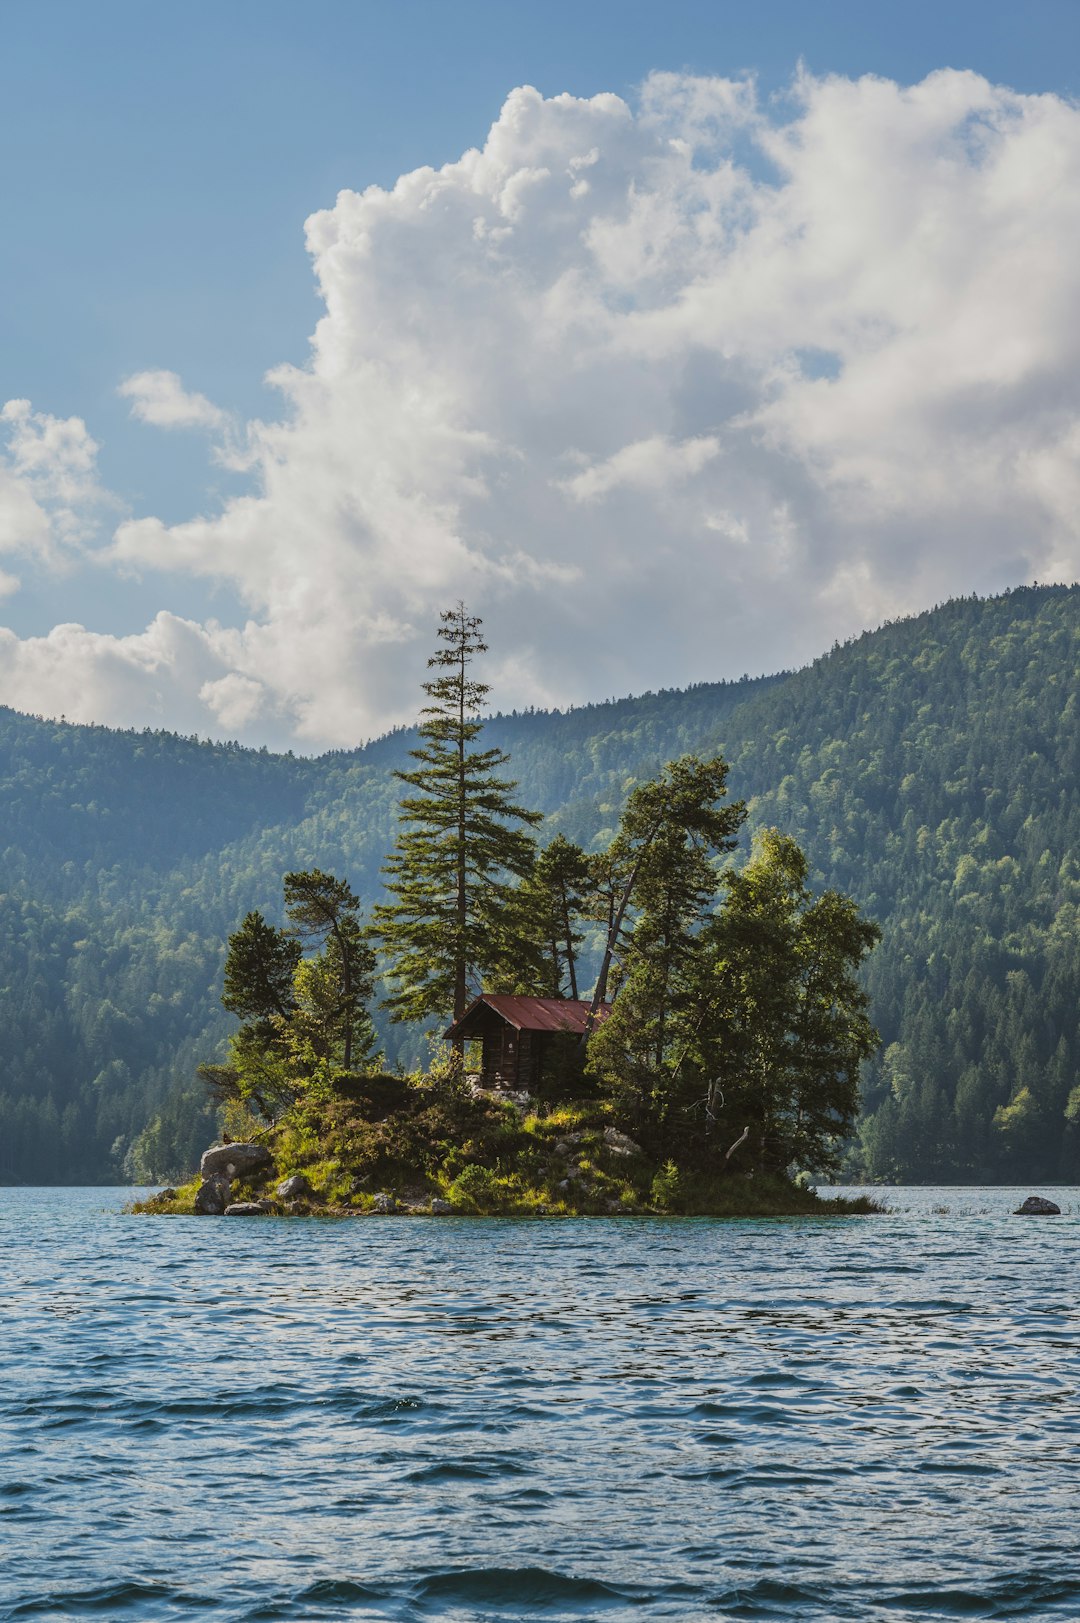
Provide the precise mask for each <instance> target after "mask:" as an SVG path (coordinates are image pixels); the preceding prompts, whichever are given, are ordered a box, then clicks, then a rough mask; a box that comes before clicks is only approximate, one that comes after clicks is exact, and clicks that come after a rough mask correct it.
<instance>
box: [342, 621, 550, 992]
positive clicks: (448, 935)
mask: <svg viewBox="0 0 1080 1623" xmlns="http://www.w3.org/2000/svg"><path fill="white" fill-rule="evenodd" d="M438 635H439V646H438V647H437V649H436V651H435V653H434V654H433V655H432V657H431V658H430V659H429V660H428V667H429V669H433V670H435V671H436V673H437V674H436V675H435V676H434V677H433V678H432V679H431V680H430V681H428V682H425V683H424V692H425V693H426V694H427V696H428V703H427V704H426V705H425V706H424V708H423V710H422V711H421V718H422V719H421V726H420V737H421V739H422V741H423V742H422V743H421V745H420V747H419V749H415V750H413V751H412V752H411V753H412V757H413V759H414V760H415V761H416V762H417V763H418V764H417V766H416V767H414V768H413V769H412V771H409V772H399V773H398V774H397V776H398V777H399V778H400V779H401V781H402V782H403V783H405V784H407V785H408V786H409V788H410V789H412V790H414V791H415V793H413V794H409V795H406V796H405V798H404V799H403V800H402V802H401V832H400V834H399V836H398V841H397V846H396V848H395V850H394V852H393V854H392V855H391V856H390V858H389V859H388V861H387V864H386V867H385V869H384V872H385V873H386V875H387V890H388V891H389V892H390V895H391V896H392V897H393V898H394V900H393V901H391V902H387V903H385V904H384V905H383V906H381V907H379V908H377V909H376V910H375V914H374V919H375V925H376V928H377V929H378V931H379V934H380V935H381V937H382V941H383V945H384V947H385V950H386V953H387V956H388V959H389V970H388V973H389V978H390V980H391V983H392V986H393V990H392V991H391V993H390V995H389V997H388V998H387V1000H386V1007H387V1008H388V1009H389V1010H390V1014H391V1018H392V1019H394V1020H399V1021H400V1020H421V1021H422V1020H430V1019H433V1018H434V1019H438V1020H445V1019H448V1018H450V1017H452V1018H453V1019H455V1020H457V1019H460V1017H461V1016H462V1015H463V1014H464V1013H465V1010H466V1008H467V1007H468V1004H469V1001H470V998H471V997H472V996H474V995H475V994H476V993H477V992H479V991H480V990H481V989H482V983H483V980H484V977H485V976H486V975H489V974H492V973H495V974H499V975H505V973H506V965H507V962H508V959H509V958H511V957H512V956H513V954H514V952H515V950H516V948H517V947H518V945H519V944H517V943H515V942H514V941H513V940H512V939H510V937H512V935H513V931H514V923H513V921H514V920H515V919H517V918H519V917H520V916H521V912H520V909H519V908H517V907H515V906H513V905H512V888H513V880H514V879H515V878H518V879H520V878H524V877H525V876H526V875H527V874H528V873H529V871H530V869H531V867H532V863H533V857H534V844H533V840H532V837H531V835H530V834H529V833H528V832H527V830H528V829H529V828H530V827H531V826H532V825H534V824H535V823H538V822H539V821H540V814H539V813H538V812H531V811H527V810H525V809H524V807H521V806H518V805H516V804H515V803H514V801H513V799H512V798H511V797H512V794H513V791H514V789H515V788H516V784H514V783H513V782H511V781H510V780H509V779H506V778H501V777H498V776H497V775H496V774H497V773H498V771H499V769H500V768H501V767H503V766H505V765H506V764H507V761H508V760H509V757H508V756H507V755H505V754H504V753H503V751H502V750H499V749H487V750H485V749H480V748H477V747H475V746H476V743H477V739H478V738H479V735H480V732H481V730H482V728H483V722H482V721H481V720H480V710H481V707H482V706H483V703H484V700H485V699H486V698H487V695H488V692H489V687H488V684H487V683H486V682H478V681H476V680H475V679H474V678H473V677H472V676H471V675H470V673H469V667H470V666H471V664H472V662H473V660H474V659H475V658H476V656H477V655H478V654H482V653H485V652H486V651H487V644H486V643H485V642H484V640H483V638H482V636H481V621H480V620H479V619H478V618H477V617H476V616H475V615H470V614H468V613H467V612H466V609H465V605H464V604H463V603H459V604H458V605H457V607H456V608H453V609H448V610H447V611H446V612H445V613H443V614H442V615H441V617H440V625H439V632H438ZM521 825H524V827H522V826H521ZM520 950H521V952H522V953H523V954H526V955H529V954H531V953H532V951H533V949H531V948H530V947H529V946H528V945H527V944H526V943H524V942H522V943H520Z"/></svg>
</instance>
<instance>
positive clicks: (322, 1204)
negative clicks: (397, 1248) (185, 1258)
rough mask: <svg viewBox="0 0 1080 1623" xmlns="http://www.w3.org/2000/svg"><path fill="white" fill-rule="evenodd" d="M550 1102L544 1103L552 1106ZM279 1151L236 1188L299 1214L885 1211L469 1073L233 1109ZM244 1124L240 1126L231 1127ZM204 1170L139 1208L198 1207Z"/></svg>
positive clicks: (582, 1105)
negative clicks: (522, 1095) (493, 1092)
mask: <svg viewBox="0 0 1080 1623" xmlns="http://www.w3.org/2000/svg"><path fill="white" fill-rule="evenodd" d="M541 1108H542V1107H541ZM233 1125H234V1127H235V1126H240V1127H243V1128H244V1132H243V1136H245V1137H249V1136H255V1137H257V1138H258V1140H259V1141H260V1142H262V1143H264V1144H265V1145H266V1147H267V1148H268V1149H269V1150H270V1152H271V1154H272V1156H273V1162H274V1165H273V1169H272V1170H271V1171H269V1172H267V1174H266V1175H265V1176H262V1177H259V1178H256V1179H254V1180H248V1181H246V1182H238V1183H236V1184H234V1186H233V1190H232V1195H231V1198H232V1199H233V1200H236V1201H240V1200H258V1199H267V1198H269V1199H271V1200H273V1201H275V1203H276V1209H278V1210H281V1211H285V1210H287V1211H288V1212H289V1213H290V1214H294V1215H308V1214H312V1215H316V1214H317V1215H323V1216H339V1217H349V1216H358V1215H363V1214H364V1213H367V1212H374V1211H377V1210H379V1209H380V1208H385V1205H386V1202H385V1200H379V1199H378V1197H380V1196H385V1195H390V1196H391V1197H392V1199H393V1201H394V1202H395V1205H396V1209H397V1210H398V1211H401V1212H413V1213H424V1212H430V1210H431V1202H432V1200H438V1201H445V1202H447V1203H448V1204H449V1206H450V1208H451V1210H452V1211H453V1213H455V1214H460V1215H462V1216H505V1217H524V1216H573V1215H577V1216H617V1215H635V1214H638V1215H640V1214H655V1215H663V1216H686V1217H787V1216H822V1215H839V1214H858V1213H870V1212H877V1211H880V1210H881V1209H882V1208H881V1207H880V1205H879V1204H878V1203H877V1202H876V1201H874V1200H873V1199H871V1198H870V1197H868V1196H856V1197H854V1198H844V1197H833V1198H831V1199H825V1198H822V1197H820V1196H818V1195H817V1194H816V1193H815V1192H814V1190H813V1189H812V1188H810V1187H807V1186H805V1184H804V1182H802V1181H794V1180H792V1179H790V1178H788V1177H786V1176H784V1175H782V1174H779V1173H775V1172H773V1173H767V1172H761V1171H755V1172H753V1173H751V1172H750V1171H748V1170H747V1169H746V1167H745V1166H743V1167H739V1166H738V1164H737V1162H736V1164H735V1165H733V1166H732V1167H731V1169H730V1170H728V1169H726V1168H725V1170H723V1171H717V1170H716V1169H715V1168H713V1169H710V1168H709V1167H708V1165H707V1164H706V1165H704V1166H703V1165H701V1164H700V1160H701V1159H702V1158H701V1157H700V1154H699V1155H698V1156H697V1157H696V1158H695V1159H697V1160H698V1162H699V1164H697V1165H694V1164H689V1165H687V1164H685V1162H684V1164H679V1163H678V1162H677V1161H676V1160H674V1159H672V1158H671V1157H670V1156H666V1157H664V1158H663V1159H655V1158H652V1157H650V1156H649V1155H648V1154H647V1153H646V1152H645V1151H644V1150H643V1149H642V1148H641V1147H640V1146H639V1145H638V1144H637V1142H636V1141H635V1140H633V1139H632V1138H629V1137H628V1136H627V1134H626V1132H625V1131H624V1130H622V1127H623V1125H624V1124H619V1125H617V1124H616V1122H615V1120H614V1118H613V1114H612V1111H611V1108H610V1106H609V1105H607V1104H605V1103H604V1102H601V1101H597V1100H585V1101H576V1102H573V1103H561V1104H558V1105H554V1106H552V1107H551V1108H550V1109H548V1110H547V1111H546V1113H543V1114H541V1113H539V1112H537V1113H531V1114H525V1113H524V1112H523V1111H522V1110H520V1109H519V1108H518V1107H516V1106H515V1105H513V1104H512V1103H510V1102H509V1101H505V1100H499V1099H495V1098H492V1097H490V1096H486V1095H479V1096H474V1095H472V1094H471V1093H469V1092H468V1091H467V1090H466V1089H465V1088H463V1087H461V1086H452V1085H451V1086H447V1085H446V1084H445V1083H442V1084H432V1083H431V1082H429V1081H427V1080H426V1079H417V1078H402V1077H387V1076H383V1077H365V1078H351V1079H350V1081H349V1085H348V1087H347V1088H345V1089H342V1090H338V1091H335V1093H334V1094H333V1096H331V1097H330V1098H328V1099H323V1100H320V1101H319V1102H318V1103H317V1104H316V1103H315V1102H313V1101H308V1102H306V1103H304V1104H302V1105H298V1106H297V1107H295V1108H294V1110H293V1111H292V1112H291V1113H290V1115H289V1116H288V1117H287V1118H286V1119H285V1120H284V1121H282V1122H281V1123H279V1124H278V1125H277V1126H275V1127H272V1128H262V1129H259V1128H258V1127H257V1125H256V1124H255V1123H254V1122H252V1121H250V1119H249V1120H248V1121H247V1122H246V1123H240V1122H234V1124H233ZM237 1136H241V1135H239V1134H238V1133H236V1132H235V1131H234V1132H233V1137H237ZM295 1173H302V1174H303V1175H304V1177H305V1178H306V1179H307V1181H308V1184H309V1185H310V1188H311V1195H310V1197H305V1198H304V1199H302V1200H297V1201H290V1202H289V1203H288V1205H287V1207H286V1206H285V1205H284V1204H282V1203H280V1202H278V1201H277V1196H276V1191H277V1186H278V1184H279V1183H281V1182H282V1180H283V1179H285V1178H288V1177H290V1176H292V1175H293V1174H295ZM200 1181H201V1180H200V1179H199V1178H198V1177H195V1178H193V1179H191V1181H190V1182H188V1183H186V1184H184V1185H183V1186H181V1187H179V1188H176V1189H175V1190H171V1191H166V1192H165V1193H164V1194H159V1195H156V1196H153V1197H151V1198H150V1199H148V1200H143V1201H136V1202H135V1203H134V1204H133V1205H132V1207H131V1210H132V1211H135V1212H149V1213H155V1214H162V1213H167V1214H175V1215H190V1214H192V1213H193V1212H194V1203H195V1194H196V1191H197V1189H198V1187H199V1183H200Z"/></svg>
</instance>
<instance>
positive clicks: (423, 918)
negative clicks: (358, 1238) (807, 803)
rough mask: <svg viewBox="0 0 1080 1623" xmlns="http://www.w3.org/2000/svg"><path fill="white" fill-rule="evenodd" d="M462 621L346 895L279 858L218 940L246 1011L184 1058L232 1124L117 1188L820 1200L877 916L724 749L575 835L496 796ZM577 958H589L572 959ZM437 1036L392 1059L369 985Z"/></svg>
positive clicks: (158, 1206) (382, 1205) (217, 1210)
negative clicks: (281, 865) (778, 819)
mask: <svg viewBox="0 0 1080 1623" xmlns="http://www.w3.org/2000/svg"><path fill="white" fill-rule="evenodd" d="M485 647H486V645H485V644H484V642H483V641H482V639H481V635H480V622H479V620H477V619H476V618H475V617H474V616H470V615H469V614H467V612H466V610H465V608H464V606H463V605H461V604H459V605H457V607H456V608H454V609H452V610H449V611H447V612H446V613H445V614H444V615H443V616H442V623H441V625H440V627H439V646H438V647H437V650H436V652H435V654H434V655H433V656H432V658H431V660H430V661H429V665H431V666H432V667H434V668H435V670H436V672H437V674H436V675H435V676H434V677H433V678H432V680H430V681H428V682H427V683H425V684H424V689H425V693H426V695H427V701H428V702H427V704H426V705H425V707H424V709H423V711H422V713H421V724H420V727H419V737H420V743H419V746H418V748H417V749H415V750H414V751H413V752H412V754H413V758H414V760H415V761H416V763H417V765H416V767H415V769H413V770H410V771H406V772H401V773H399V774H398V776H399V778H400V779H401V780H402V781H403V782H404V783H405V785H406V787H407V791H408V792H407V793H406V794H405V796H404V798H403V799H402V802H401V808H400V811H401V823H400V833H399V836H398V841H397V845H396V848H395V850H394V851H393V852H392V853H391V855H390V857H389V858H388V860H387V864H386V868H385V870H384V871H385V874H386V897H385V899H384V900H383V901H382V902H381V903H380V904H379V905H377V906H376V907H375V908H374V909H373V912H372V916H371V919H370V921H364V920H363V918H362V917H361V904H360V900H359V898H358V897H357V896H356V895H355V894H354V893H353V891H352V889H351V888H350V886H349V885H348V883H347V882H346V881H344V880H341V879H338V878H336V877H335V876H334V875H332V874H328V873H325V872H323V871H322V870H321V869H318V868H311V869H306V870H302V871H296V872H293V873H289V874H286V875H285V876H284V882H283V886H284V900H283V914H282V916H283V919H284V922H283V923H282V924H281V925H275V924H273V923H270V922H268V920H267V918H266V917H265V916H264V915H263V914H262V913H261V912H257V911H256V912H251V913H249V914H248V915H247V916H246V917H245V919H244V920H243V922H242V924H241V925H240V927H239V928H238V929H237V930H236V931H235V932H234V934H233V935H232V936H231V937H230V939H229V944H228V954H227V958H226V964H225V976H224V990H223V994H222V1002H223V1003H224V1005H225V1007H226V1009H228V1010H229V1011H230V1012H232V1013H233V1014H235V1015H236V1016H237V1017H238V1019H239V1020H240V1022H241V1024H240V1027H239V1029H238V1031H237V1032H236V1034H235V1035H234V1037H233V1039H232V1041H231V1045H230V1052H229V1055H228V1058H227V1060H226V1062H225V1063H224V1064H214V1065H204V1066H202V1067H201V1068H200V1074H201V1075H202V1076H203V1078H204V1081H205V1082H206V1083H207V1085H208V1086H209V1088H210V1089H211V1091H212V1093H213V1095H214V1097H215V1099H216V1101H217V1102H218V1104H219V1106H220V1112H221V1122H222V1129H223V1131H222V1141H221V1143H220V1144H217V1145H214V1146H212V1147H211V1148H210V1149H209V1150H208V1151H207V1152H206V1154H205V1155H204V1156H203V1157H202V1163H201V1167H200V1172H199V1175H198V1176H197V1177H195V1178H193V1179H192V1180H191V1182H190V1183H188V1184H185V1185H184V1186H183V1187H182V1188H176V1189H173V1188H169V1189H166V1190H163V1191H162V1192H161V1193H160V1194H158V1195H156V1196H154V1197H153V1198H151V1199H149V1200H146V1201H142V1202H139V1203H138V1204H137V1205H136V1206H135V1208H134V1209H135V1210H137V1211H141V1212H153V1213H177V1214H185V1213H194V1214H197V1215H222V1214H227V1215H238V1216H239V1215H243V1216H249V1215H250V1216H256V1215H266V1214H270V1213H280V1214H287V1215H307V1214H315V1213H318V1214H322V1215H333V1216H352V1215H365V1214H380V1215H388V1214H391V1213H397V1212H400V1213H410V1214H417V1215H419V1214H428V1215H435V1216H447V1215H451V1214H455V1213H457V1214H462V1215H466V1214H468V1215H510V1216H524V1215H529V1214H539V1215H563V1214H581V1215H604V1216H611V1215H615V1214H643V1213H656V1214H667V1215H676V1214H678V1215H690V1216H706V1215H711V1216H773V1215H795V1214H809V1213H822V1214H824V1213H838V1212H865V1211H872V1210H875V1209H877V1208H876V1207H875V1205H874V1203H873V1202H871V1201H869V1200H839V1199H834V1200H824V1199H822V1198H820V1197H819V1196H818V1195H817V1194H816V1193H815V1191H814V1189H813V1187H812V1183H813V1181H814V1179H815V1178H818V1177H822V1176H829V1175H830V1174H834V1173H835V1172H836V1170H837V1167H838V1162H839V1154H840V1150H841V1148H842V1145H843V1142H844V1140H845V1138H846V1137H847V1136H848V1134H849V1133H850V1131H851V1127H852V1124H853V1122H854V1120H855V1116H856V1114H857V1110H858V1074H859V1067H860V1064H861V1062H862V1061H863V1060H864V1059H865V1058H867V1057H868V1056H869V1055H870V1054H871V1053H873V1051H874V1049H875V1047H876V1045H877V1033H876V1032H875V1031H874V1029H873V1026H872V1025H871V1023H870V1021H869V1018H868V1013H867V999H866V995H865V993H864V992H863V991H862V989H861V987H860V985H859V983H858V980H857V970H858V967H859V965H860V963H861V961H862V959H863V958H864V956H865V955H866V954H867V953H868V952H869V951H870V950H871V949H872V948H873V946H874V944H875V943H876V941H877V939H878V935H879V932H878V929H877V927H876V925H874V924H873V923H871V922H869V921H867V920H865V919H863V918H862V917H861V916H860V914H859V912H858V909H857V908H856V906H855V904H854V903H853V902H852V901H851V899H850V898H848V897H846V896H843V895H841V894H840V893H838V892H836V891H825V892H822V893H821V894H818V895H814V893H813V892H812V890H811V888H810V886H809V884H808V869H807V862H806V859H805V857H804V855H803V853H802V851H801V850H800V848H799V846H798V844H797V843H796V842H795V841H794V840H793V839H792V838H790V837H789V836H786V835H783V834H781V833H779V832H778V831H776V830H764V831H763V832H761V833H760V834H759V835H758V837H757V839H756V840H755V842H754V844H753V848H752V850H751V851H750V852H749V853H748V854H746V853H744V855H743V860H742V862H741V863H740V862H739V861H738V859H737V854H736V853H737V847H738V836H739V833H740V831H741V829H742V827H743V824H744V822H745V820H746V816H747V812H746V807H745V806H744V805H742V804H741V803H739V802H735V803H732V802H729V801H728V800H727V771H728V769H727V764H726V762H725V761H724V760H723V759H722V757H721V756H719V755H716V756H713V757H711V758H710V759H705V760H702V759H698V758H696V757H689V756H686V757H683V758H681V759H679V760H677V761H672V762H669V763H668V765H667V766H665V767H663V768H662V770H660V771H659V772H658V774H657V776H656V777H655V778H653V779H652V780H650V781H648V782H637V783H632V784H628V785H627V792H626V796H625V801H624V804H623V806H622V808H621V812H620V814H619V816H618V822H617V826H615V827H614V828H613V829H612V830H611V831H610V834H609V837H608V838H607V840H606V842H605V843H604V844H603V847H602V849H599V850H590V851H586V850H584V849H582V848H581V847H580V846H578V845H575V844H574V843H573V841H572V840H570V839H569V838H567V837H566V835H565V834H564V832H563V831H562V830H561V829H558V830H546V831H540V832H539V837H538V836H537V834H536V833H534V832H533V831H534V830H535V829H537V826H538V825H539V824H540V822H541V819H540V817H539V816H538V815H537V814H536V813H534V812H531V811H529V810H527V809H526V808H524V807H522V806H519V805H517V804H516V803H515V801H514V799H513V792H514V790H515V788H516V785H515V784H514V783H513V782H512V781H510V780H508V779H506V778H503V777H500V776H499V775H498V774H499V772H500V769H501V768H502V767H504V766H505V765H506V764H507V762H508V757H507V756H506V755H505V753H504V752H502V751H501V750H498V749H491V748H487V749H485V748H483V747H481V745H480V743H479V737H480V734H481V732H482V729H483V725H484V724H483V721H482V719H481V715H480V712H481V708H482V706H483V703H484V700H485V699H486V696H487V693H488V688H487V686H486V684H484V683H482V682H479V681H477V680H475V678H474V677H473V676H472V675H471V672H470V666H471V663H472V661H473V660H474V659H475V658H476V656H477V655H478V654H480V653H482V652H484V651H485ZM586 975H588V981H585V984H584V985H583V981H584V978H585V976H586ZM376 1007H378V1008H381V1010H382V1011H384V1012H385V1014H386V1015H388V1017H389V1020H390V1022H392V1023H396V1024H404V1025H406V1026H409V1027H411V1028H413V1029H414V1030H416V1031H420V1032H426V1035H427V1041H428V1043H429V1046H430V1049H431V1055H432V1057H431V1060H430V1062H429V1063H428V1064H427V1065H426V1066H420V1067H417V1068H415V1069H412V1070H408V1069H406V1068H405V1067H403V1066H400V1065H399V1066H398V1067H397V1068H396V1069H392V1068H388V1067H387V1065H386V1061H385V1056H384V1054H383V1052H382V1050H381V1046H380V1039H379V1035H378V1033H377V1030H376V1025H375V1020H374V1018H373V1012H372V1011H373V1009H375V1008H376Z"/></svg>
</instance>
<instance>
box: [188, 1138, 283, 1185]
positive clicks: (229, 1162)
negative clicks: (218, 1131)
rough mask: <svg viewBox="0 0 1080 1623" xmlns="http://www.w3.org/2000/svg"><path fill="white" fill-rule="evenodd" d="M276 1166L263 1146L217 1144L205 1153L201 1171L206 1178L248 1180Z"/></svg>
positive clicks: (200, 1166) (201, 1162) (200, 1163)
mask: <svg viewBox="0 0 1080 1623" xmlns="http://www.w3.org/2000/svg"><path fill="white" fill-rule="evenodd" d="M273 1164H274V1162H273V1158H272V1156H271V1154H270V1151H269V1150H268V1149H267V1148H266V1146H265V1145H263V1144H215V1145H213V1147H212V1148H211V1149H208V1150H206V1151H205V1152H204V1153H203V1158H202V1160H201V1161H200V1162H199V1171H200V1172H201V1174H202V1176H203V1177H204V1178H214V1177H225V1178H248V1177H250V1176H251V1174H252V1173H253V1172H264V1171H266V1169H267V1168H268V1167H272V1166H273Z"/></svg>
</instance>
